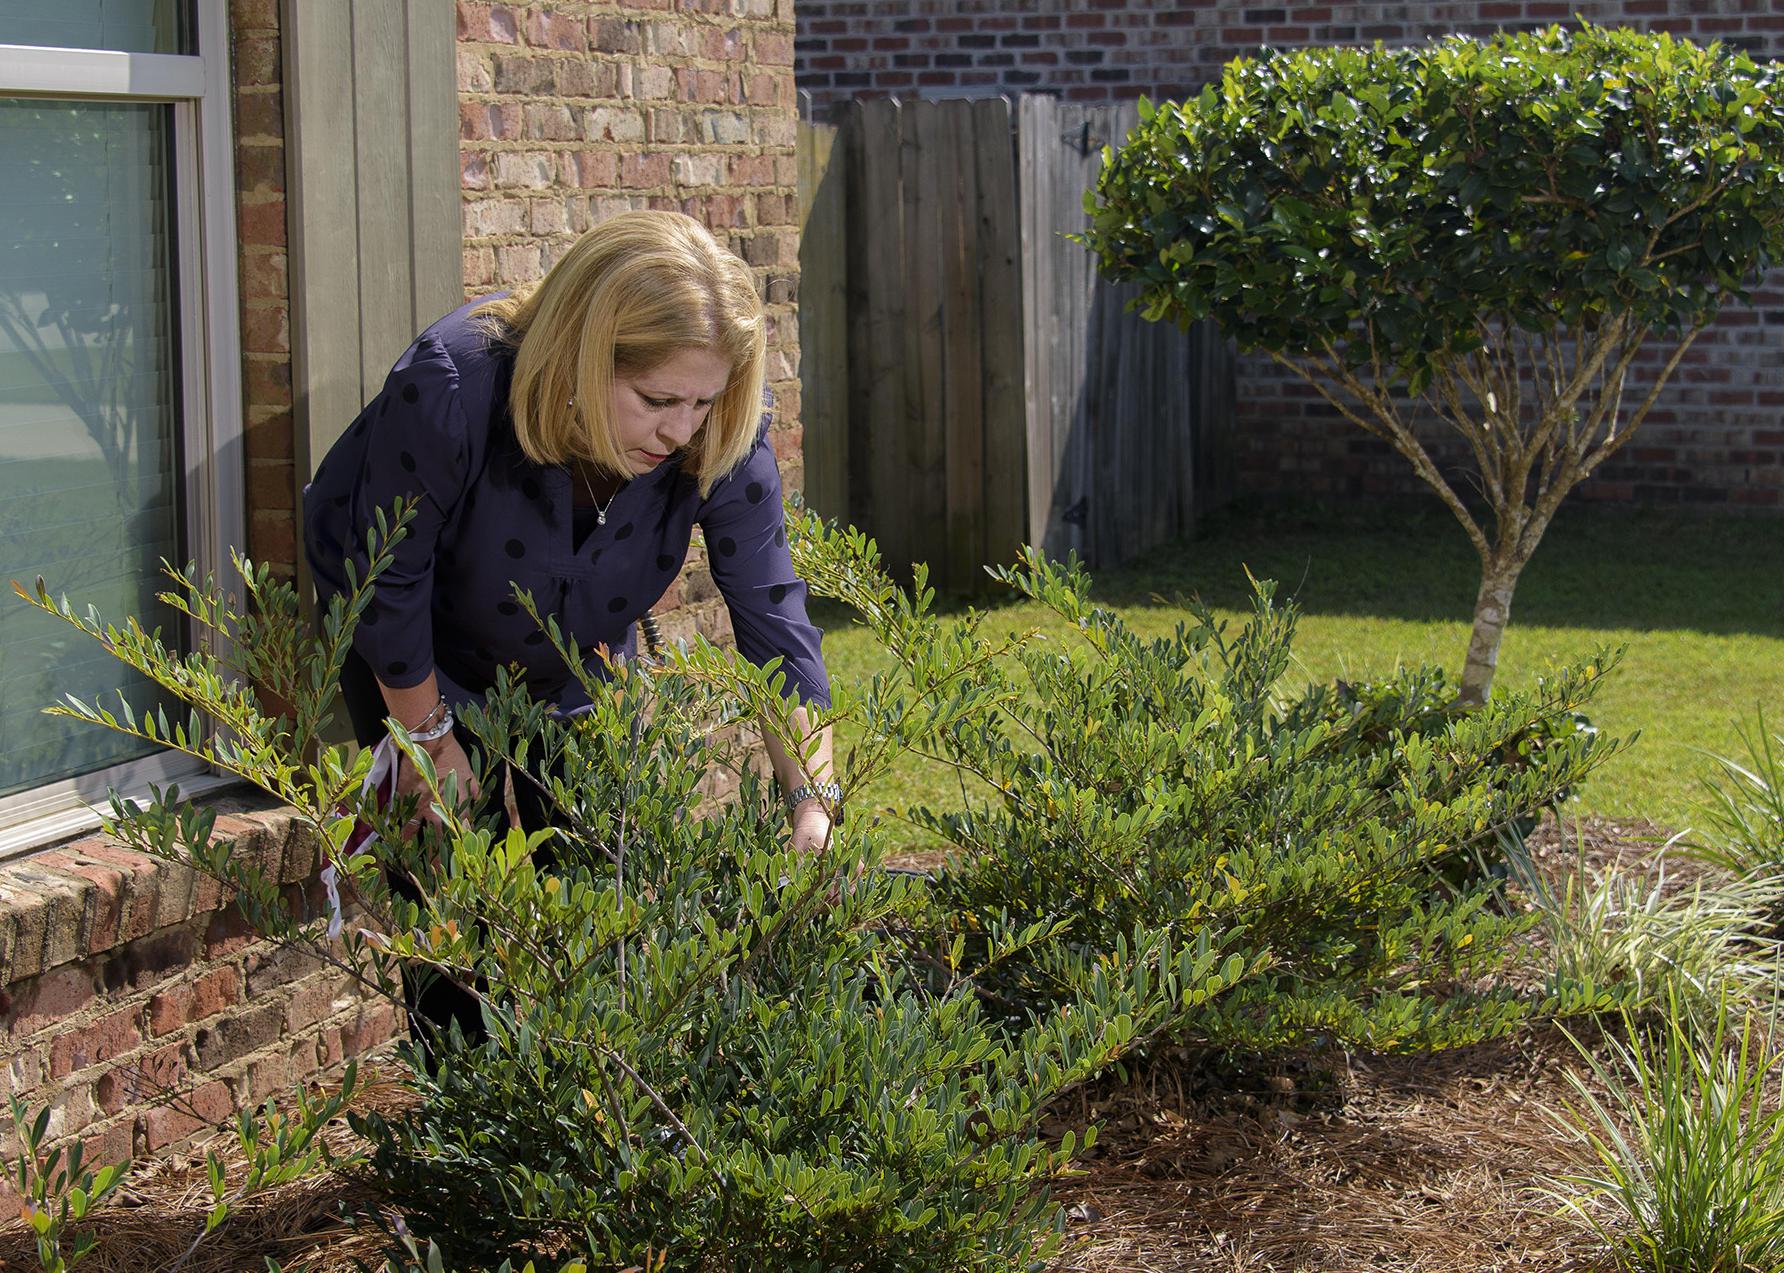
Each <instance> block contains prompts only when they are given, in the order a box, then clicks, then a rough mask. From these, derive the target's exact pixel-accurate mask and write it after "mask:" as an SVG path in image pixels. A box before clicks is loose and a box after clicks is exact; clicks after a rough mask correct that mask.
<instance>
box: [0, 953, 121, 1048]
mask: <svg viewBox="0 0 1784 1273" xmlns="http://www.w3.org/2000/svg"><path fill="white" fill-rule="evenodd" d="M98 989H99V987H98V981H97V977H96V974H95V972H94V969H93V966H92V965H90V964H65V965H63V966H62V967H60V968H54V969H51V970H50V971H49V972H46V973H43V974H42V975H40V976H37V977H33V978H31V979H30V980H29V981H26V982H23V983H20V984H18V985H15V986H12V987H9V988H8V991H7V1006H5V1007H4V1008H0V1025H4V1026H5V1027H6V1033H7V1036H8V1038H13V1039H23V1038H25V1037H27V1036H28V1035H32V1034H36V1033H37V1032H38V1031H39V1030H42V1029H44V1028H45V1027H47V1026H50V1025H54V1024H55V1023H56V1022H58V1021H61V1020H64V1019H66V1018H68V1017H71V1016H73V1015H74V1014H75V1013H77V1012H79V1011H80V1010H81V1009H82V1008H84V1007H86V1006H87V1005H88V1004H89V1003H91V1002H92V1001H93V996H94V995H95V994H96V993H97V992H98Z"/></svg>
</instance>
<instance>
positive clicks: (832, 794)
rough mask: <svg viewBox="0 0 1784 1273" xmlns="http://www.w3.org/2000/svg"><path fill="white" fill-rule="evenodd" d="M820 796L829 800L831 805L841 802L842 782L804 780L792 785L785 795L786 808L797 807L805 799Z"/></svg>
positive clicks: (837, 804) (838, 804)
mask: <svg viewBox="0 0 1784 1273" xmlns="http://www.w3.org/2000/svg"><path fill="white" fill-rule="evenodd" d="M818 798H822V799H824V800H827V801H829V802H830V804H831V806H832V807H835V806H840V805H841V804H842V784H841V783H839V782H815V783H814V782H806V783H801V784H800V785H799V786H797V787H794V788H793V790H792V792H791V793H790V794H789V795H788V796H787V808H788V809H797V808H798V807H799V806H800V805H801V804H802V803H804V802H805V801H807V800H813V799H818Z"/></svg>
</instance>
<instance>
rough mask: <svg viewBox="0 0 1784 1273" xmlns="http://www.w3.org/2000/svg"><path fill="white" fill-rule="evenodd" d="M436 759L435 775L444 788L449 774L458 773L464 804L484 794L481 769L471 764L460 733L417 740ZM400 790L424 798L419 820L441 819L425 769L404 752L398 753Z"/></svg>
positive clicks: (401, 794) (408, 794)
mask: <svg viewBox="0 0 1784 1273" xmlns="http://www.w3.org/2000/svg"><path fill="white" fill-rule="evenodd" d="M416 746H418V747H420V748H421V749H422V750H423V751H425V752H426V753H427V754H428V755H429V756H430V757H432V758H433V762H434V776H435V778H436V779H438V781H439V785H440V788H441V790H442V791H443V790H444V789H445V786H446V775H447V774H456V775H457V778H458V785H457V792H458V801H459V804H460V805H461V806H462V805H464V804H466V803H468V802H470V801H474V800H476V799H477V797H478V795H479V794H481V793H480V791H479V790H478V786H477V773H476V771H475V770H474V769H472V768H471V758H470V757H469V756H467V755H465V749H464V748H463V747H461V746H460V745H459V741H458V737H457V735H455V734H453V733H451V732H448V733H446V734H444V735H443V736H441V737H439V738H436V739H434V740H433V741H432V742H426V743H417V744H416ZM396 794H397V796H398V797H399V798H400V797H402V796H414V797H415V798H416V799H417V800H419V801H420V802H421V807H420V809H419V811H418V812H417V814H416V817H417V820H418V821H419V820H420V819H421V818H428V819H431V820H432V821H434V822H439V821H440V820H441V818H440V811H439V810H438V809H436V808H435V807H434V801H433V793H432V792H430V791H429V790H428V786H427V783H426V782H425V781H424V780H423V779H422V776H421V771H420V770H419V769H417V768H415V766H414V765H413V764H411V763H410V762H409V759H408V757H406V756H403V755H401V754H399V755H398V757H397V766H396Z"/></svg>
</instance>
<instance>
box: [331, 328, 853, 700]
mask: <svg viewBox="0 0 1784 1273" xmlns="http://www.w3.org/2000/svg"><path fill="white" fill-rule="evenodd" d="M472 308H474V305H466V306H465V307H463V308H462V309H459V310H457V311H455V312H454V313H452V314H449V315H447V316H446V317H445V318H443V319H441V320H440V321H439V322H437V323H435V324H434V325H433V326H432V327H430V328H428V329H427V330H426V331H425V332H423V333H422V334H421V335H420V336H419V337H418V338H417V339H416V341H415V343H414V344H412V345H411V346H409V348H408V349H407V350H406V351H405V352H404V353H403V356H402V357H401V358H399V359H397V362H396V366H395V367H393V368H392V369H391V372H390V376H389V379H388V380H386V381H385V384H384V390H383V392H382V393H380V394H379V395H378V396H377V397H376V398H374V399H373V400H372V402H371V403H370V404H368V405H367V407H366V408H365V410H364V411H362V412H360V414H359V417H358V419H356V420H354V422H353V423H352V425H350V426H349V427H348V429H347V431H346V432H345V433H344V434H342V436H341V438H340V440H339V441H337V442H336V443H335V444H334V446H333V447H332V448H330V450H329V452H328V455H327V456H326V457H325V458H324V459H323V461H322V463H321V464H320V465H319V466H318V467H317V469H316V477H315V480H314V481H313V482H311V484H310V486H309V487H308V488H307V489H306V491H305V493H304V548H305V552H306V554H307V556H308V558H309V562H310V568H311V570H312V571H313V573H314V575H315V580H316V589H317V592H318V594H319V595H320V597H321V600H322V603H323V604H324V605H327V604H328V601H329V599H330V598H331V597H333V596H334V595H337V594H339V593H341V592H344V591H345V590H346V587H347V583H346V575H345V571H344V569H343V565H344V562H345V561H346V559H347V558H348V557H349V556H350V555H351V556H352V558H353V559H354V561H355V566H356V569H358V570H359V571H360V573H361V577H363V573H364V569H365V536H366V530H367V528H368V527H370V526H371V525H372V516H373V510H375V509H379V508H383V509H386V510H388V509H389V508H391V506H392V505H394V504H395V502H396V501H397V499H398V498H400V497H402V496H405V495H406V496H409V497H411V498H412V499H414V500H416V501H418V507H417V510H416V515H415V517H414V519H413V520H412V521H411V522H410V523H409V533H408V536H407V537H406V538H405V539H404V540H403V541H402V542H401V543H399V544H398V545H397V546H396V548H395V550H394V560H393V562H392V564H391V566H390V568H389V569H387V570H386V571H385V572H384V573H383V574H382V575H381V576H380V577H379V579H378V582H377V585H376V588H375V590H374V593H373V596H372V600H371V603H370V604H369V605H368V606H367V608H366V611H365V614H364V617H363V618H362V620H361V622H360V625H359V628H358V631H357V632H356V633H355V635H354V648H355V650H356V651H358V653H359V654H360V655H361V656H362V657H363V658H364V659H365V660H366V662H367V664H369V665H370V667H371V669H372V671H373V672H374V673H375V674H376V675H377V677H378V679H379V680H381V681H383V682H384V683H385V684H386V685H389V686H391V687H393V688H398V689H401V688H405V687H408V686H411V685H416V684H418V683H420V682H421V681H423V680H425V679H426V677H427V674H428V673H429V672H433V673H435V675H436V676H437V678H438V681H439V686H440V691H441V693H443V694H444V695H445V696H446V698H447V701H448V702H451V703H453V704H458V703H462V702H464V701H466V700H468V699H474V698H477V697H479V696H480V695H481V694H482V692H483V691H485V690H487V689H488V688H489V687H490V686H491V685H493V684H494V683H495V673H496V668H497V667H499V666H501V665H504V664H509V663H513V664H518V665H519V666H520V668H521V669H522V671H523V673H524V676H525V680H526V683H527V687H528V689H529V691H530V692H531V693H532V694H533V695H534V697H536V698H539V699H542V700H545V701H548V702H555V703H557V704H558V705H559V706H560V707H561V708H564V709H573V708H575V707H578V706H581V705H582V704H584V703H586V702H587V699H586V696H585V695H584V694H583V693H582V691H581V688H580V687H579V686H578V685H577V683H576V681H575V679H574V678H573V677H572V676H571V675H570V673H569V671H568V669H566V668H565V667H564V666H563V662H562V660H561V659H560V658H559V657H558V655H557V653H556V652H555V651H554V650H552V648H551V646H550V645H549V644H548V643H547V642H546V639H545V634H544V633H543V632H541V631H540V630H539V629H538V627H537V625H535V624H534V623H533V621H532V620H531V619H530V618H528V617H527V615H526V612H525V611H524V610H522V609H521V608H520V606H519V605H518V604H516V602H515V600H514V598H515V595H516V593H517V591H520V592H527V593H530V594H531V596H532V598H533V602H534V604H535V605H536V607H537V608H538V610H539V613H540V614H541V615H553V616H555V617H556V618H557V621H558V624H559V626H560V627H561V628H562V629H563V630H564V631H565V632H566V633H568V634H569V635H571V636H573V637H574V638H575V639H576V641H577V642H579V643H580V645H581V647H582V648H583V649H584V650H589V651H593V649H594V648H595V647H596V646H597V645H606V646H607V647H608V648H609V649H610V650H614V651H619V652H623V653H631V652H632V647H633V641H632V625H633V623H634V622H635V621H636V620H637V619H638V618H639V617H640V616H641V615H643V614H645V613H646V612H648V611H649V610H650V608H651V606H652V605H654V604H655V603H656V601H657V600H658V599H659V598H660V597H661V596H662V595H663V592H664V590H665V589H667V588H668V586H669V584H670V583H671V582H672V581H673V580H674V579H675V576H676V575H677V574H678V573H679V572H680V570H681V567H682V563H683V561H684V560H685V559H686V557H687V552H688V542H689V539H690V537H691V534H692V531H693V527H694V525H695V524H696V523H698V524H699V525H700V527H701V528H702V530H703V531H704V533H705V536H706V544H707V549H708V552H707V556H708V559H709V561H710V564H711V568H712V576H713V580H714V582H715V583H717V585H718V588H719V592H720V594H721V595H722V596H723V597H724V600H725V604H726V607H727V608H728V609H729V610H730V613H731V623H732V627H733V629H734V631H735V632H736V635H737V647H738V650H739V651H740V652H741V653H742V654H743V655H744V657H746V658H748V659H750V660H751V661H752V662H754V663H756V664H758V665H760V664H762V663H765V662H767V661H768V660H769V659H771V658H775V657H777V656H778V657H779V658H781V660H782V664H781V666H782V670H783V671H784V672H785V674H786V677H787V690H788V693H789V694H797V695H798V696H799V698H800V699H802V700H803V701H805V702H809V703H818V704H824V705H828V704H829V701H830V691H829V680H828V677H827V676H826V673H825V670H824V661H823V657H822V655H821V654H820V653H819V645H818V643H819V637H820V633H819V631H818V629H817V628H816V627H814V626H813V625H812V623H811V621H810V620H809V619H808V618H807V617H806V609H805V601H806V588H805V584H804V583H802V582H801V581H800V580H799V578H798V577H797V576H796V575H794V573H793V563H792V559H791V557H790V555H789V554H788V552H787V535H786V526H785V519H784V516H783V512H782V508H781V490H780V474H779V471H778V470H777V469H776V467H775V462H774V452H773V450H772V449H770V447H769V445H768V439H767V428H768V420H769V415H768V414H766V413H765V414H764V416H763V419H762V426H761V429H760V431H759V432H758V434H757V437H756V445H755V449H754V450H752V451H751V452H750V453H749V455H748V456H747V457H746V458H745V459H744V461H743V463H742V464H741V465H739V466H738V467H737V469H735V470H734V471H733V472H731V473H730V474H728V475H727V476H725V477H723V478H721V479H720V480H719V481H718V482H717V483H716V484H715V485H714V486H713V488H712V492H711V494H710V495H708V496H707V497H706V498H705V499H702V498H701V496H700V490H699V486H698V484H697V483H696V482H695V480H694V478H693V477H691V476H689V475H688V474H685V473H683V472H682V471H681V467H680V465H679V464H678V462H677V461H676V459H675V457H673V456H672V457H670V459H669V460H667V461H666V462H664V463H663V464H661V465H658V466H657V468H656V469H655V470H653V471H652V472H650V473H648V474H645V475H644V476H641V477H634V478H632V479H631V480H630V481H629V482H627V483H626V484H625V485H624V486H622V487H621V488H620V489H619V491H618V492H617V493H616V494H615V496H614V498H613V502H612V504H611V505H610V506H609V507H608V508H607V524H606V525H605V526H598V525H586V526H585V527H578V526H577V525H576V522H577V518H576V515H575V511H576V510H575V509H574V507H573V505H574V500H573V498H572V491H571V485H570V474H569V472H568V470H566V469H564V468H562V467H560V466H557V465H541V464H535V463H533V462H532V461H531V460H529V459H527V457H526V455H525V454H524V453H523V452H522V451H521V449H520V445H519V443H518V442H517V441H516V440H515V437H514V431H513V424H512V421H511V420H510V418H509V415H508V410H507V401H508V383H509V378H510V376H511V375H512V372H513V367H514V360H513V352H512V351H511V350H508V349H506V348H504V347H502V346H501V345H492V344H491V343H490V342H489V341H488V339H487V337H486V336H485V335H484V334H483V332H482V331H481V330H480V329H479V328H478V327H477V325H476V324H474V323H473V322H472V321H471V320H470V312H471V310H472ZM585 521H586V519H585ZM581 529H586V530H587V534H586V537H584V536H582V535H580V534H579V533H578V532H579V530H581ZM590 662H591V666H592V665H594V664H595V663H596V662H597V660H596V659H595V658H594V656H593V655H592V654H591V656H590Z"/></svg>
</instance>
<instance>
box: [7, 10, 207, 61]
mask: <svg viewBox="0 0 1784 1273" xmlns="http://www.w3.org/2000/svg"><path fill="white" fill-rule="evenodd" d="M192 16H193V15H192V0H0V44H41V45H48V46H51V47H53V48H62V49H111V50H113V51H115V52H119V53H194V52H196V51H197V50H196V48H195V47H194V46H193V39H192Z"/></svg>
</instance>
